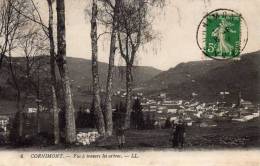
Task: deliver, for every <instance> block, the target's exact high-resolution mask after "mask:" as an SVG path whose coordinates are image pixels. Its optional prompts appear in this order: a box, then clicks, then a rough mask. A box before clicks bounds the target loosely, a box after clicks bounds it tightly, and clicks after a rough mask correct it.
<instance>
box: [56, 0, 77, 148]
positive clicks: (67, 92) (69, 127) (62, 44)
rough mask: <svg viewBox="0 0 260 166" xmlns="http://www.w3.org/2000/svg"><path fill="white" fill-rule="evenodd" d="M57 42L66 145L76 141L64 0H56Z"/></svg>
mask: <svg viewBox="0 0 260 166" xmlns="http://www.w3.org/2000/svg"><path fill="white" fill-rule="evenodd" d="M57 41H58V55H57V64H58V67H59V71H60V76H61V82H62V86H63V94H64V95H63V96H64V105H65V121H66V126H65V134H66V139H65V141H66V143H68V144H72V143H74V142H75V141H76V126H75V115H74V106H73V101H72V92H71V87H70V79H69V69H68V66H67V63H66V38H65V4H64V0H57Z"/></svg>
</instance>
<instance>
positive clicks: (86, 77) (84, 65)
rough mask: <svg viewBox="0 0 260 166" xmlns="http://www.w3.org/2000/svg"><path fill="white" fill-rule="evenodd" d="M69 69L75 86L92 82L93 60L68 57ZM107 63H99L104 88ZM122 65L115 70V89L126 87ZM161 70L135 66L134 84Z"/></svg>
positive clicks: (83, 85) (88, 84)
mask: <svg viewBox="0 0 260 166" xmlns="http://www.w3.org/2000/svg"><path fill="white" fill-rule="evenodd" d="M67 60H68V64H69V69H70V78H71V79H72V80H73V86H76V87H78V86H80V87H83V88H84V87H87V86H90V85H91V84H92V73H91V61H90V60H86V59H81V58H71V57H70V58H67ZM107 69H108V64H107V63H102V62H100V63H99V73H100V84H101V86H102V88H105V86H106V78H107ZM122 69H123V67H122V66H117V67H115V70H114V71H115V72H114V85H113V87H114V88H115V89H120V88H124V86H125V85H124V79H125V76H124V75H122V74H120V73H121V72H120V71H121V70H122ZM160 72H161V70H159V69H156V68H153V67H149V66H135V67H134V68H133V77H134V84H135V85H138V84H140V83H142V82H145V81H147V80H149V79H151V78H153V77H154V76H156V75H157V74H159V73H160Z"/></svg>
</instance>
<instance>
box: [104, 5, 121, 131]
mask: <svg viewBox="0 0 260 166" xmlns="http://www.w3.org/2000/svg"><path fill="white" fill-rule="evenodd" d="M118 5H119V0H116V1H115V9H114V16H113V17H114V18H113V24H112V33H111V40H110V53H109V64H108V74H107V85H106V110H105V124H106V135H108V136H111V135H112V133H113V119H112V116H113V112H112V84H113V73H114V72H113V71H114V63H115V52H116V31H117V13H118V7H119V6H118Z"/></svg>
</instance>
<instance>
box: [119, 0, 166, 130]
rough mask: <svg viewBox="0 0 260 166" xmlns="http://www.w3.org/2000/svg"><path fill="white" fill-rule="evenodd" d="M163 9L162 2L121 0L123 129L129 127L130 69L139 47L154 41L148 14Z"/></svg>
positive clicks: (120, 38)
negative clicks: (154, 9) (157, 7)
mask: <svg viewBox="0 0 260 166" xmlns="http://www.w3.org/2000/svg"><path fill="white" fill-rule="evenodd" d="M156 6H159V7H163V6H164V1H163V0H123V1H122V2H121V3H120V7H119V16H118V17H119V18H120V19H119V20H118V24H119V29H118V33H117V37H118V42H119V48H120V55H121V56H122V58H123V59H124V61H125V65H126V67H125V73H126V74H125V76H126V98H125V100H126V115H125V124H124V127H125V128H129V127H130V113H131V107H132V103H131V100H132V88H133V75H132V68H133V65H134V61H135V59H136V56H137V53H138V50H139V48H140V46H141V45H143V44H145V43H147V42H150V41H151V40H153V39H154V37H155V36H154V35H153V33H152V20H151V18H150V15H149V12H150V11H151V9H152V8H153V7H156Z"/></svg>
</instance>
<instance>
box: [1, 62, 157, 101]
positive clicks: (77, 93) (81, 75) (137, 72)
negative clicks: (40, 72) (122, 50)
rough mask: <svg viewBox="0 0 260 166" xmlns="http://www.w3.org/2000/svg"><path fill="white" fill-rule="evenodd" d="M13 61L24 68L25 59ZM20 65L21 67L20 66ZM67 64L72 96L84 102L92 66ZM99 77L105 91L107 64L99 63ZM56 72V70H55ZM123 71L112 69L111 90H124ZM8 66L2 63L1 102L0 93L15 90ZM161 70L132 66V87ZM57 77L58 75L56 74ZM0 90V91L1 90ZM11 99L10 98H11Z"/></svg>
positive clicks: (89, 64) (117, 68) (88, 91)
mask: <svg viewBox="0 0 260 166" xmlns="http://www.w3.org/2000/svg"><path fill="white" fill-rule="evenodd" d="M41 58H43V59H42V60H41V62H42V63H43V67H44V68H46V69H45V71H47V70H48V69H49V58H48V57H41ZM13 61H14V62H15V63H17V64H19V69H18V68H17V69H18V70H17V71H19V70H20V68H21V67H20V66H25V64H23V63H24V61H25V58H22V57H16V58H13ZM21 64H22V65H21ZM67 64H68V67H69V75H70V79H71V85H72V88H73V94H74V97H75V98H82V97H83V99H82V100H86V97H85V96H88V95H91V94H90V90H91V87H92V86H91V85H92V66H91V60H87V59H82V58H73V57H67ZM98 67H99V75H100V86H101V89H102V90H105V87H106V79H107V72H108V71H107V70H108V64H107V63H103V62H99V63H98ZM57 70H58V69H57ZM122 70H124V67H123V66H115V68H114V77H113V89H114V90H120V89H124V87H125V81H124V80H125V75H124V74H123V73H122V72H120V71H122ZM8 72H9V70H8V65H7V64H6V63H4V65H3V68H2V69H1V71H0V100H1V93H5V95H4V96H6V94H7V96H8V93H11V91H12V94H13V95H14V94H15V90H14V89H13V88H11V87H10V85H9V84H10V83H11V82H12V79H11V76H10V73H9V74H8ZM160 72H161V70H159V69H156V68H154V67H149V66H134V67H133V78H134V85H139V84H141V83H142V82H145V81H147V80H149V79H151V78H153V77H154V76H155V75H157V74H159V73H160ZM46 74H47V75H49V72H45V75H46ZM57 76H58V74H57ZM1 89H2V90H1ZM11 98H12V97H11Z"/></svg>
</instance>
